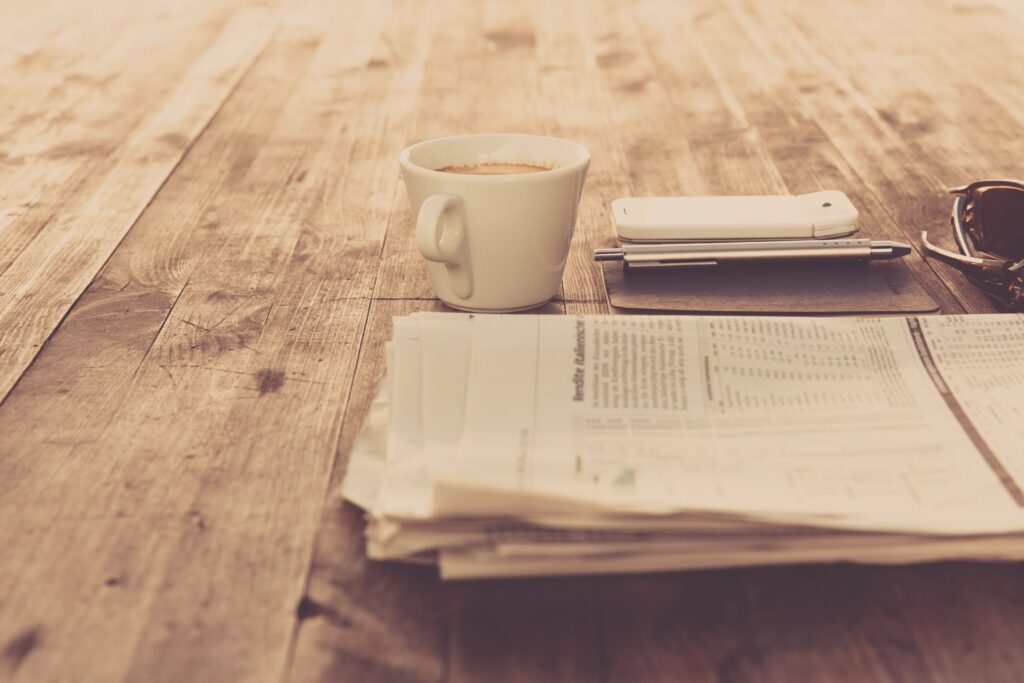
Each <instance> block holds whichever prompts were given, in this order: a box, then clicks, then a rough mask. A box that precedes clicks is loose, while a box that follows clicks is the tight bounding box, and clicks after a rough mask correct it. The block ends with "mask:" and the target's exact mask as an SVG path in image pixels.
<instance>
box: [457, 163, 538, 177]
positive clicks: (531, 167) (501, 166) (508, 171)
mask: <svg viewBox="0 0 1024 683" xmlns="http://www.w3.org/2000/svg"><path fill="white" fill-rule="evenodd" d="M437 170H438V171H440V172H441V173H461V174H464V175H516V174H517V173H539V172H541V171H550V170H551V167H550V166H541V165H539V164H524V163H511V162H502V161H492V162H488V163H485V164H467V165H465V166H445V167H444V168H439V169H437Z"/></svg>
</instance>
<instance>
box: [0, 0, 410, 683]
mask: <svg viewBox="0 0 1024 683" xmlns="http://www.w3.org/2000/svg"><path fill="white" fill-rule="evenodd" d="M388 14H389V8H387V7H383V6H380V5H378V4H377V3H370V2H367V3H362V4H361V5H357V4H350V5H348V6H346V7H344V8H343V9H342V10H340V11H339V12H338V13H337V14H335V15H333V16H332V15H331V13H327V14H314V15H313V16H312V17H311V19H312V21H309V20H307V21H306V22H305V25H304V27H303V28H302V31H304V32H305V36H304V37H303V36H298V37H297V39H298V41H299V42H298V43H297V44H296V45H295V46H294V49H285V50H282V51H280V53H279V54H277V58H280V59H281V60H283V61H282V63H280V64H279V65H278V68H286V67H289V66H292V67H294V66H298V67H301V66H302V64H303V61H305V60H306V59H308V57H307V56H305V55H304V50H305V48H304V47H303V44H305V45H306V46H307V47H309V48H311V49H313V50H315V51H316V55H315V57H314V60H313V62H312V63H311V64H310V65H309V66H308V67H307V68H306V69H305V70H304V71H300V72H299V73H290V74H284V76H285V77H286V78H289V79H292V80H294V81H296V82H297V85H296V86H295V91H294V93H291V94H290V96H288V97H287V100H286V103H284V104H283V106H282V103H281V102H280V101H277V100H275V99H274V97H271V98H270V103H269V104H268V105H267V109H265V110H262V109H260V108H259V107H258V106H257V107H256V108H255V110H254V111H247V110H245V109H242V110H241V111H238V110H233V111H237V112H238V114H239V116H240V118H242V120H241V121H239V120H225V121H223V122H222V123H223V126H224V127H223V129H222V130H223V131H225V136H226V137H227V139H228V140H229V141H230V140H231V137H232V134H233V135H237V136H239V137H238V139H237V142H236V144H235V149H234V150H232V151H229V152H228V153H227V154H226V158H225V160H224V162H225V164H227V167H228V169H229V171H228V176H227V178H225V177H223V176H224V172H225V167H224V165H223V164H221V165H219V166H218V165H217V164H213V165H212V171H211V169H210V168H208V167H206V166H205V165H204V164H203V162H204V161H209V160H210V159H211V155H212V156H213V157H214V158H216V155H215V154H214V150H212V149H210V150H208V154H207V155H206V157H205V159H204V158H202V157H200V158H197V159H196V163H195V164H189V160H186V163H185V164H184V165H183V167H182V169H181V170H180V173H181V174H182V177H183V181H182V182H183V183H185V185H186V186H187V187H186V189H187V190H188V193H191V197H192V198H195V199H197V200H204V199H206V200H209V201H208V203H207V205H206V206H205V207H203V209H202V210H197V211H196V213H195V214H194V216H193V220H194V221H195V222H196V224H197V225H196V226H195V227H193V235H192V236H191V237H190V238H187V239H184V240H183V241H182V243H181V244H179V245H177V246H176V247H175V248H173V249H161V248H157V246H156V244H155V243H156V242H158V241H159V240H161V239H163V235H164V234H166V232H167V231H168V229H169V228H170V227H171V225H173V223H171V225H168V223H167V222H166V221H167V219H168V218H170V217H172V216H173V210H174V209H175V208H180V206H181V202H182V201H183V199H184V198H185V197H183V195H182V193H181V192H177V193H174V194H170V195H169V196H168V198H167V201H168V202H169V206H167V207H162V206H161V197H158V198H157V200H156V202H155V203H154V205H153V208H152V211H153V215H154V217H155V218H154V220H153V222H151V223H149V224H148V230H149V231H150V232H149V234H148V235H147V236H145V237H142V236H140V237H139V239H138V241H136V242H135V244H136V245H137V246H138V251H137V252H135V253H132V254H128V253H125V258H126V259H128V260H126V261H124V262H120V263H118V264H117V265H116V266H114V267H112V268H110V269H109V270H108V272H107V273H106V276H107V277H110V278H113V279H114V280H113V281H114V282H117V281H118V279H117V278H119V277H121V276H128V277H129V278H131V279H139V280H141V281H143V282H146V283H149V284H152V282H151V280H149V278H150V276H152V275H153V274H154V273H155V274H157V282H158V283H159V285H158V286H159V287H164V288H166V287H168V286H178V287H179V289H178V294H177V296H176V299H175V301H173V302H172V304H173V308H169V310H170V311H171V312H170V315H169V317H168V318H167V320H166V321H162V322H163V324H162V327H161V326H159V325H155V326H154V323H155V322H156V321H157V319H158V316H152V317H151V318H149V319H147V320H146V321H145V324H146V325H148V326H149V329H148V330H140V334H139V336H138V338H137V341H138V342H139V344H140V345H141V348H142V349H143V358H142V362H141V365H139V366H138V367H137V369H135V370H134V371H133V372H132V373H131V374H130V375H129V376H128V378H127V381H125V380H124V376H123V375H122V376H120V378H119V379H121V380H122V383H123V384H124V386H122V387H117V386H109V387H106V391H109V392H110V393H111V394H112V395H113V394H116V398H114V397H112V398H111V400H110V405H109V406H108V407H107V412H106V414H105V415H103V422H104V424H103V426H102V429H100V430H98V436H97V439H98V440H97V441H95V442H78V441H76V442H75V443H72V444H70V447H69V448H67V449H63V450H64V451H65V452H64V453H61V452H60V449H53V450H48V451H46V452H45V456H46V458H45V460H46V462H45V463H44V464H43V465H42V466H41V467H36V466H35V465H33V466H32V468H31V472H32V476H30V477H27V478H26V479H25V480H24V481H23V484H22V485H21V486H20V487H19V488H17V489H15V495H14V496H13V497H11V498H7V499H5V500H4V506H5V510H4V516H5V519H10V520H12V522H11V526H10V527H8V528H5V530H4V531H5V532H9V533H14V534H16V535H17V536H18V537H19V538H20V539H22V540H25V539H28V538H34V539H36V540H35V541H34V542H33V543H28V542H18V543H16V544H15V545H17V546H18V548H19V551H18V552H16V553H12V554H10V555H7V556H6V557H5V558H4V560H3V561H4V563H5V565H6V566H8V567H12V568H13V567H17V568H19V571H20V572H21V576H20V580H19V581H18V582H17V584H15V586H12V587H11V590H5V595H9V599H7V600H6V601H5V603H4V606H3V607H4V611H5V615H9V617H7V616H5V618H4V619H3V620H2V623H3V631H4V635H3V636H0V642H7V640H9V639H10V638H16V637H18V634H19V633H23V632H27V630H29V629H35V630H36V631H38V632H39V633H40V634H42V636H41V639H40V640H39V643H38V645H37V646H36V647H35V648H34V651H35V652H36V654H35V656H32V657H28V658H26V659H24V661H22V662H21V669H20V674H21V675H22V676H24V677H25V679H26V680H38V679H39V678H45V677H46V674H45V672H46V671H59V670H61V669H63V668H66V667H74V668H75V669H76V670H81V671H82V672H83V677H84V678H88V677H89V676H94V677H96V678H97V679H102V680H111V679H118V678H127V679H129V680H134V679H137V678H139V677H145V678H147V680H155V679H158V678H159V679H163V680H181V679H182V678H194V677H198V678H214V679H218V680H249V679H252V680H264V679H266V680H272V679H274V678H276V677H277V676H278V674H279V672H280V670H281V667H282V666H283V664H284V658H285V654H286V651H287V646H288V641H289V638H290V635H291V632H292V627H293V624H294V621H295V606H296V604H297V603H298V600H299V597H300V595H301V591H302V585H303V583H304V577H305V574H306V570H307V566H308V561H309V557H310V547H311V545H312V541H313V534H314V531H315V522H316V520H317V519H318V518H319V512H320V506H321V504H322V500H323V494H324V491H325V488H324V487H325V483H326V481H327V474H328V470H329V466H330V462H331V460H332V457H333V453H334V449H335V445H336V442H337V438H338V427H339V425H340V418H341V414H342V410H343V408H344V401H345V397H346V396H347V393H348V386H349V383H350V381H351V375H352V370H353V365H354V362H355V353H354V351H355V349H356V348H357V347H358V341H359V338H360V336H361V334H362V330H363V324H364V321H365V316H366V311H367V306H368V300H367V299H366V298H365V297H366V296H367V295H368V294H369V292H370V291H371V290H372V283H373V277H374V275H375V268H373V267H369V268H368V267H366V265H367V264H371V265H375V263H374V261H373V258H374V257H375V255H376V254H377V253H378V252H379V248H380V243H381V240H382V239H383V228H384V226H383V224H381V225H380V227H379V228H378V230H377V232H376V234H374V233H373V232H372V231H369V230H367V229H366V225H367V222H366V221H367V218H368V216H371V215H372V212H373V211H374V210H376V211H379V210H380V207H381V206H387V202H389V201H390V199H391V197H392V196H393V194H394V185H391V186H387V185H386V184H385V185H384V186H383V188H381V187H380V185H381V182H380V181H381V179H382V178H387V177H389V176H391V177H393V174H392V173H391V172H390V165H388V166H383V165H380V164H377V163H376V160H377V159H379V158H380V154H379V150H378V146H379V145H390V144H394V143H390V142H387V141H384V140H382V137H383V136H386V135H388V134H389V131H390V130H391V129H390V128H389V127H388V124H387V123H386V122H385V121H383V120H382V119H381V117H379V116H378V115H377V113H376V112H377V111H378V108H381V107H383V108H389V107H390V106H391V104H392V103H393V100H394V99H395V98H398V99H399V100H400V99H401V98H403V97H405V94H404V93H403V92H401V91H399V90H397V89H393V88H390V87H389V86H390V85H391V78H390V74H391V72H388V73H387V75H385V74H382V73H380V72H379V71H377V70H375V69H374V68H371V67H369V66H368V65H369V63H370V62H371V61H372V59H373V58H374V50H375V47H376V46H377V44H378V43H377V38H378V35H379V30H380V29H379V27H380V24H381V22H382V21H383V20H384V18H385V17H386V16H388ZM300 23H301V22H300ZM418 27H419V24H418V22H416V21H415V18H414V17H408V18H407V20H405V21H403V22H402V23H401V24H400V25H399V26H398V27H397V29H395V31H394V34H393V35H391V36H389V37H390V38H393V39H396V40H403V39H405V38H407V37H409V36H410V35H413V36H414V35H415V33H416V31H417V30H418ZM293 38H295V36H293ZM289 70H290V69H289ZM274 71H275V70H274V69H269V70H263V71H261V70H259V69H257V72H258V73H259V77H260V78H263V77H266V76H267V75H269V74H272V73H274ZM399 71H401V69H399ZM399 82H400V79H399ZM281 85H282V84H279V83H274V82H273V81H266V82H264V83H263V84H262V86H260V85H259V84H256V86H254V87H257V88H259V87H263V88H267V87H274V86H279V87H281ZM284 90H285V92H286V93H287V87H284ZM256 94H266V93H260V91H259V90H257V93H254V100H253V101H252V102H253V103H255V95H256ZM239 97H247V96H246V95H244V89H243V94H240V95H239ZM275 110H276V111H275ZM226 111H231V110H230V109H229V110H226ZM265 116H270V122H269V132H268V133H264V134H262V135H260V134H258V133H257V134H255V135H254V134H253V133H252V131H251V130H247V129H246V126H245V122H246V121H245V117H253V119H255V120H254V121H253V122H252V123H253V125H254V126H256V127H257V128H259V127H260V126H261V125H262V126H267V125H268V122H267V121H266V120H265V119H264V118H263V117H265ZM260 120H262V121H263V123H262V124H260V123H258V121H260ZM239 124H241V125H239ZM236 126H237V127H236ZM324 131H328V132H327V134H326V135H324V133H323V132H324ZM221 140H224V137H221V138H219V139H218V140H217V141H221ZM246 145H249V146H252V145H255V148H254V149H250V150H249V151H248V153H247V152H246V151H245V150H244V149H243V147H245V146H246ZM247 155H248V157H249V158H247ZM236 162H237V163H238V164H239V165H238V166H235V167H234V171H235V172H236V173H238V174H239V175H240V176H241V177H240V179H239V178H232V177H231V176H230V168H231V167H232V164H233V163H236ZM382 169H386V170H382ZM367 171H372V172H367ZM207 173H211V177H210V181H211V182H213V183H217V182H221V183H222V185H221V187H220V188H219V190H218V191H216V192H212V193H210V194H207V190H206V188H205V187H204V183H205V182H206V174H207ZM188 193H186V194H185V196H188ZM380 193H383V195H384V197H382V196H381V194H380ZM382 199H384V200H385V201H384V202H383V203H382V201H381V200H382ZM341 207H344V208H346V213H345V216H344V220H343V221H340V222H336V221H337V218H338V216H339V213H340V212H341ZM356 207H359V208H356ZM363 207H365V208H363ZM140 227H143V224H140ZM147 246H148V248H149V249H151V250H152V251H151V252H147V251H146V249H147ZM119 253H120V252H119ZM131 257H135V258H139V259H141V260H142V261H143V262H144V265H141V266H138V265H136V264H135V263H134V262H133V260H132V258H131ZM155 258H160V259H162V258H172V262H171V263H166V262H162V261H155V260H151V259H155ZM179 269H181V270H186V271H188V275H187V278H185V280H184V281H182V279H181V278H178V277H176V275H175V276H170V277H167V273H168V272H173V273H177V272H178V270H179ZM106 282H108V283H110V280H106ZM116 296H117V293H116V292H114V291H113V288H112V287H108V288H106V289H104V290H103V292H102V293H101V292H99V291H98V292H97V302H96V305H97V306H99V305H108V304H109V305H111V306H112V305H113V304H112V301H113V300H114V299H116ZM100 301H102V304H101V303H100ZM165 304H166V301H165V300H160V301H158V302H157V306H158V307H161V306H164V305H165ZM148 335H152V336H149V337H148V338H147V336H148ZM66 348H67V347H65V350H66ZM90 351H91V350H90V349H83V350H82V351H81V353H80V354H79V356H78V357H79V358H80V359H81V360H82V361H84V364H88V362H89V353H90ZM95 360H99V361H100V363H98V364H103V363H110V362H111V359H110V358H102V359H95ZM135 362H136V363H137V362H138V361H137V360H136V361H135ZM65 367H67V366H66V365H65ZM39 428H41V429H45V424H43V425H39ZM283 453H296V454H299V457H288V458H284V457H282V454H283ZM32 455H33V454H32V453H29V452H15V453H13V454H11V455H10V456H9V458H5V459H4V462H5V467H9V466H11V465H10V463H11V462H12V459H13V460H15V461H17V462H15V464H14V469H15V471H19V470H21V469H22V468H23V467H25V466H27V465H26V464H25V461H26V460H28V459H29V458H30V456H32ZM97 458H98V459H99V460H97ZM90 462H91V463H96V462H102V463H103V465H102V467H101V468H100V469H98V470H97V469H96V467H95V464H93V466H92V467H91V468H90V467H89V466H88V465H89V463H90ZM169 482H170V483H169ZM24 500H33V501H35V504H34V505H33V506H31V507H30V508H25V506H24V505H22V504H21V503H20V502H19V501H24ZM76 520H88V522H87V523H86V522H84V521H82V522H77V521H76ZM268 546H272V547H274V548H275V553H274V554H273V555H272V556H268V555H267V552H266V549H267V547H268ZM68 547H71V548H74V549H75V551H76V553H77V552H81V553H84V555H79V554H76V553H69V554H67V555H66V556H65V557H64V558H63V559H62V560H61V561H60V562H56V563H54V562H43V561H42V559H41V558H43V557H50V556H54V555H55V554H57V552H58V551H57V549H58V548H68ZM72 566H73V567H74V571H73V572H72V571H71V567H72ZM17 574H18V572H12V571H8V570H5V571H3V572H2V573H0V575H2V576H3V577H4V579H5V580H11V579H13V578H14V577H15V576H16V575H17ZM41 585H48V586H51V588H49V589H47V594H48V597H47V599H46V600H40V599H39V596H40V595H41V594H43V593H42V592H40V591H38V590H36V587H37V586H41ZM54 605H73V606H74V607H75V609H74V612H75V620H74V621H73V622H67V621H66V620H64V619H63V617H62V616H61V615H62V614H63V612H64V610H62V609H53V608H52V606H54ZM111 613H117V614H119V619H118V620H116V621H112V620H110V619H109V618H108V615H109V614H111ZM240 615H247V616H245V617H244V618H239V617H240ZM97 651H102V652H104V657H103V658H102V660H97V659H95V658H94V656H93V655H94V654H95V653H96V652H97ZM169 652H174V653H175V655H174V656H172V657H168V653H169ZM225 652H229V653H232V654H231V656H230V657H224V656H223V654H224V653H225ZM204 672H205V673H204Z"/></svg>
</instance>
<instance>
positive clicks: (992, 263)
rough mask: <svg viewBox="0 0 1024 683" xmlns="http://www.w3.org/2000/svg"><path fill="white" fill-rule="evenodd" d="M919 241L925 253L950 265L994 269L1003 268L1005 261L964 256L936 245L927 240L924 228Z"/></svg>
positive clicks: (1004, 267) (926, 232)
mask: <svg viewBox="0 0 1024 683" xmlns="http://www.w3.org/2000/svg"><path fill="white" fill-rule="evenodd" d="M921 241H922V242H923V243H924V250H925V252H926V253H928V254H931V255H932V256H937V257H939V258H940V259H942V260H943V261H946V262H947V263H951V264H952V265H963V266H978V267H981V268H992V269H996V270H1005V269H1006V261H1002V260H997V259H990V258H978V257H977V256H964V255H963V254H954V253H953V252H951V251H947V250H945V249H943V248H942V247H937V246H935V245H934V244H932V243H931V242H929V241H928V231H927V230H924V231H922V232H921Z"/></svg>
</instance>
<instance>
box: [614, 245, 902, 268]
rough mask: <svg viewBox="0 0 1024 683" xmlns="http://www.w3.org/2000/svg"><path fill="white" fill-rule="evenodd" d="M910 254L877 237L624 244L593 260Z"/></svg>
mask: <svg viewBox="0 0 1024 683" xmlns="http://www.w3.org/2000/svg"><path fill="white" fill-rule="evenodd" d="M909 253H910V245H908V244H901V243H900V242H889V241H878V240H865V239H855V240H765V241H760V242H702V243H693V244H686V243H675V244H626V245H623V246H621V247H616V248H613V249H595V250H594V260H596V261H625V262H626V264H627V265H629V266H630V267H647V268H651V267H666V266H717V265H719V264H727V263H759V262H776V261H811V262H823V263H832V262H836V261H874V260H880V259H893V258H899V257H901V256H906V255H907V254H909Z"/></svg>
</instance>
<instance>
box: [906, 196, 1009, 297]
mask: <svg viewBox="0 0 1024 683" xmlns="http://www.w3.org/2000/svg"><path fill="white" fill-rule="evenodd" d="M949 192H950V194H955V195H957V198H956V201H955V202H954V203H953V217H952V223H953V236H954V237H955V238H956V243H957V245H958V246H959V247H960V253H959V254H954V253H953V252H951V251H947V250H945V249H942V248H941V247H937V246H935V245H934V244H932V243H931V242H929V241H928V233H927V232H922V233H921V240H922V241H923V242H924V253H925V255H927V256H934V257H935V258H938V259H939V260H941V261H943V262H944V263H948V264H949V265H951V266H954V267H955V268H957V269H959V270H960V272H962V273H963V274H964V275H966V276H967V278H968V279H969V280H970V281H971V282H973V283H974V284H975V285H977V286H978V287H980V288H981V289H982V291H984V292H985V294H987V295H988V296H989V298H990V299H992V300H993V301H994V302H996V304H998V305H1000V306H1002V307H1004V308H1009V309H1011V310H1016V311H1024V182H1022V181H1020V180H980V181H978V182H976V183H971V184H970V185H964V186H963V187H954V188H953V189H951V190H950V191H949Z"/></svg>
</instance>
